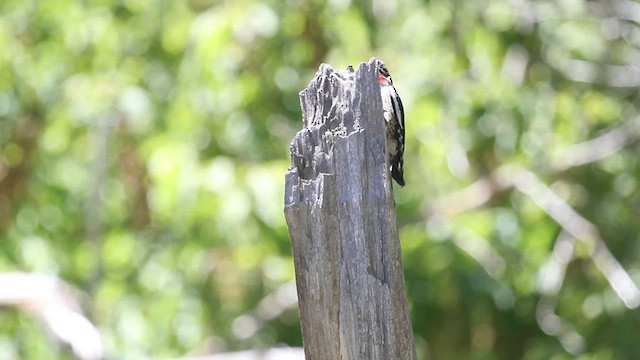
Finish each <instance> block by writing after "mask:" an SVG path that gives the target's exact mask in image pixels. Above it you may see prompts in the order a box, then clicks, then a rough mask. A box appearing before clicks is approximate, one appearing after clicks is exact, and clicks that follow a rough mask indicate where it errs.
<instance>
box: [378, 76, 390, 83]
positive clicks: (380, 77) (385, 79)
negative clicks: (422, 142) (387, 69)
mask: <svg viewBox="0 0 640 360" xmlns="http://www.w3.org/2000/svg"><path fill="white" fill-rule="evenodd" d="M378 82H379V83H380V85H385V84H388V83H389V81H388V80H387V78H386V77H384V76H382V74H378Z"/></svg>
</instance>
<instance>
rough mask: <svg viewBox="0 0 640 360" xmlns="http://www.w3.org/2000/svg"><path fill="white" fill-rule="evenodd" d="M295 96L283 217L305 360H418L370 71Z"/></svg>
mask: <svg viewBox="0 0 640 360" xmlns="http://www.w3.org/2000/svg"><path fill="white" fill-rule="evenodd" d="M377 61H378V60H377V59H375V58H372V59H371V60H370V61H369V62H368V63H362V64H360V66H359V68H358V70H357V71H356V72H354V71H353V68H352V67H349V68H348V69H347V70H341V71H338V70H334V69H332V68H331V66H329V65H327V64H322V65H320V68H319V70H318V72H317V73H316V76H315V78H314V79H313V80H312V81H311V82H310V83H309V86H308V87H307V88H306V89H305V90H303V91H302V92H300V102H301V105H302V116H303V122H304V127H303V129H302V130H301V131H300V132H298V134H297V135H296V136H295V138H294V139H293V141H292V143H291V162H292V167H291V169H290V170H289V171H287V173H286V185H285V186H286V190H285V217H286V219H287V224H288V226H289V234H290V236H291V246H292V249H293V256H294V262H295V271H296V283H297V288H298V300H299V306H300V318H301V323H302V335H303V340H304V349H305V356H306V359H307V360H326V359H329V360H332V359H345V360H347V359H359V360H372V359H394V360H404V359H415V358H416V354H415V344H414V339H413V334H412V331H411V321H410V319H409V314H408V310H407V300H406V295H405V287H404V276H403V272H402V261H401V257H400V255H401V254H400V242H399V239H398V230H397V225H396V212H395V203H394V200H393V190H392V185H391V181H390V174H389V171H388V168H389V165H388V161H387V155H386V154H387V150H386V142H385V125H384V120H383V115H382V114H383V113H382V101H381V96H380V85H379V84H378V76H377V70H376V62H377Z"/></svg>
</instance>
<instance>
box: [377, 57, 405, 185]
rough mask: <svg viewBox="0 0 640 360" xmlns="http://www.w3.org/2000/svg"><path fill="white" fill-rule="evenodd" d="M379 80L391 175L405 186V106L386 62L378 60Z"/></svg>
mask: <svg viewBox="0 0 640 360" xmlns="http://www.w3.org/2000/svg"><path fill="white" fill-rule="evenodd" d="M376 67H377V70H378V82H379V83H380V94H381V96H382V112H383V116H384V121H385V127H386V133H387V136H386V137H387V153H388V157H389V170H390V172H391V177H392V178H393V179H394V180H395V181H396V182H397V183H398V185H400V186H404V185H405V182H404V171H403V168H402V166H403V159H402V156H403V154H404V107H403V106H402V100H400V95H398V92H397V91H396V88H395V87H393V80H392V79H391V75H390V74H389V70H387V67H386V66H385V64H384V62H382V61H378V63H377V66H376Z"/></svg>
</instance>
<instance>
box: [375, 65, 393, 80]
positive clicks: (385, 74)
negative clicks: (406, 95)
mask: <svg viewBox="0 0 640 360" xmlns="http://www.w3.org/2000/svg"><path fill="white" fill-rule="evenodd" d="M376 67H377V69H378V82H379V83H380V85H393V80H391V75H390V74H389V70H387V67H386V66H385V65H384V63H383V62H382V61H378V65H377V66H376Z"/></svg>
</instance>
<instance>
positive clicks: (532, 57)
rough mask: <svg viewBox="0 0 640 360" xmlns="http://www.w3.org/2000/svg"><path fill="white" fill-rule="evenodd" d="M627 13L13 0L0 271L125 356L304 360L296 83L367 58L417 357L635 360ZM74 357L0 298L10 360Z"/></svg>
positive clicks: (633, 56)
mask: <svg viewBox="0 0 640 360" xmlns="http://www.w3.org/2000/svg"><path fill="white" fill-rule="evenodd" d="M639 22H640V4H638V3H637V2H635V1H627V0H606V1H605V0H594V1H584V0H570V1H528V0H510V1H500V0H477V1H462V0H454V1H445V0H434V1H418V0H407V1H402V2H400V1H393V0H357V1H355V0H354V1H351V0H329V1H320V0H309V1H303V0H265V1H257V0H234V1H230V0H229V1H213V0H189V1H168V0H156V1H154V0H124V1H116V0H99V1H64V0H47V1H37V0H2V1H0V271H2V272H12V271H23V272H28V273H35V274H45V275H50V276H55V277H57V278H59V279H61V280H63V281H65V282H67V283H68V284H70V285H71V286H72V287H73V288H75V289H77V290H76V295H77V296H78V297H79V298H80V299H81V304H82V308H83V311H84V312H85V314H87V316H88V317H89V319H91V321H92V322H93V323H94V324H95V326H97V328H98V329H99V330H100V333H101V336H102V341H103V342H104V348H105V353H106V354H107V356H109V357H111V358H118V359H139V358H143V357H151V358H171V357H178V356H182V355H184V354H194V353H197V354H206V353H214V352H221V351H232V350H244V349H258V348H271V347H277V346H297V347H299V346H301V345H302V340H301V334H300V327H299V318H298V312H297V305H296V304H295V287H294V286H293V285H292V281H293V280H294V272H293V261H292V257H291V251H290V244H289V239H288V233H287V227H286V224H285V221H284V216H283V190H284V172H285V171H286V170H287V168H288V166H289V153H288V145H289V142H290V141H291V139H292V138H293V136H294V135H295V133H296V131H298V130H299V129H300V128H301V115H300V109H299V99H298V92H299V91H300V90H301V89H303V88H304V87H305V86H306V84H307V83H308V82H309V81H310V80H311V78H312V77H313V75H314V73H315V71H316V70H317V68H318V65H319V64H320V63H321V62H327V63H330V64H331V65H333V66H334V67H336V68H344V67H346V66H347V65H349V64H354V65H357V64H358V63H360V62H362V61H367V60H368V59H369V58H370V57H372V56H377V57H379V58H381V59H383V60H384V61H385V62H386V63H387V65H388V68H389V69H390V71H391V73H392V75H393V77H394V81H395V84H396V88H397V89H398V91H399V93H400V95H401V96H402V99H403V101H404V104H405V109H406V112H407V117H406V119H407V120H406V121H407V125H406V126H407V139H406V142H407V146H406V154H405V179H406V180H407V186H406V187H404V188H399V187H396V188H395V197H396V204H397V210H398V220H399V225H400V227H401V228H400V237H401V241H402V253H403V261H404V267H405V274H406V285H407V292H408V302H409V307H410V312H411V318H412V322H413V329H414V333H415V338H416V346H417V350H418V356H419V359H531V360H533V359H540V360H543V359H545V360H546V359H574V358H578V359H594V360H595V359H598V360H606V359H633V358H635V356H637V354H640V341H638V336H639V335H638V334H640V313H639V312H638V310H637V307H638V305H640V291H639V290H638V287H637V285H636V284H640V246H639V245H640V242H639V240H640V195H639V192H638V186H639V184H638V179H639V175H640V163H639V160H638V158H639V157H638V154H639V151H640V146H639V143H638V138H639V137H640V120H639V118H638V115H639V114H638V106H639V105H640V103H639V93H638V85H640V27H639V26H638V24H639ZM2 291H4V292H7V291H11V289H8V288H5V289H0V292H2ZM71 356H72V355H71V353H70V351H69V350H68V349H66V348H65V347H63V346H59V345H57V344H56V343H55V341H54V340H52V338H51V337H50V336H48V332H47V330H45V329H44V327H43V326H42V324H41V322H40V321H38V319H37V317H34V316H33V314H32V313H30V312H29V311H28V306H27V307H25V306H24V304H18V306H5V307H3V308H0V358H2V359H67V358H70V357H71Z"/></svg>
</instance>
